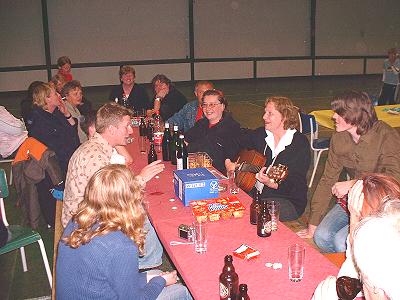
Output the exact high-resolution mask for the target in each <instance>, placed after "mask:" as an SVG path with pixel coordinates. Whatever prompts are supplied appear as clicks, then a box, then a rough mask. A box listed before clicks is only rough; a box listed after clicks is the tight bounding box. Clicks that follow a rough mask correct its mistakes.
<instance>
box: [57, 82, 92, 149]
mask: <svg viewBox="0 0 400 300" xmlns="http://www.w3.org/2000/svg"><path fill="white" fill-rule="evenodd" d="M62 95H64V97H65V102H64V103H65V107H66V108H67V109H68V111H69V113H70V114H71V115H72V117H73V118H75V119H76V120H77V122H78V136H79V141H80V142H81V143H83V142H85V141H87V136H86V134H85V133H84V132H83V131H82V129H81V126H80V124H81V122H82V115H81V112H80V111H79V109H78V107H79V106H80V105H81V103H82V98H83V94H82V86H81V83H80V82H79V81H78V80H71V81H68V82H67V83H66V84H65V85H64V87H63V88H62Z"/></svg>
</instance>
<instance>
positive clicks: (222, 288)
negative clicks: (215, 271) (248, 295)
mask: <svg viewBox="0 0 400 300" xmlns="http://www.w3.org/2000/svg"><path fill="white" fill-rule="evenodd" d="M219 296H220V297H221V299H225V298H228V297H229V296H230V293H229V288H228V287H227V286H226V285H224V284H223V283H221V282H220V283H219Z"/></svg>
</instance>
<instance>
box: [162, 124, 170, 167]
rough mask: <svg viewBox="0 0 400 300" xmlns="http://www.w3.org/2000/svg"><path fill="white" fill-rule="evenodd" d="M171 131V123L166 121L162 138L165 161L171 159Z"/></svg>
mask: <svg viewBox="0 0 400 300" xmlns="http://www.w3.org/2000/svg"><path fill="white" fill-rule="evenodd" d="M171 139H172V137H171V133H170V132H169V124H168V123H165V129H164V135H163V139H162V157H163V161H170V160H171V153H170V152H169V143H170V142H171Z"/></svg>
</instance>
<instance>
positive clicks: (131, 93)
mask: <svg viewBox="0 0 400 300" xmlns="http://www.w3.org/2000/svg"><path fill="white" fill-rule="evenodd" d="M135 77H136V72H135V69H134V68H133V67H131V66H122V67H121V68H120V70H119V79H120V81H121V84H120V85H117V86H115V87H114V88H113V90H112V91H111V94H110V97H109V99H110V101H115V102H117V103H118V104H120V105H123V106H125V107H128V108H130V109H133V110H136V111H142V110H145V111H146V110H147V109H149V108H151V103H150V101H149V96H148V95H147V92H146V90H145V88H144V87H143V86H141V85H140V84H137V83H135Z"/></svg>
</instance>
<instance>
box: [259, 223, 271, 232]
mask: <svg viewBox="0 0 400 300" xmlns="http://www.w3.org/2000/svg"><path fill="white" fill-rule="evenodd" d="M271 231H272V222H271V221H268V222H265V223H264V226H263V227H262V228H261V233H262V234H268V233H270V232H271Z"/></svg>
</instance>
